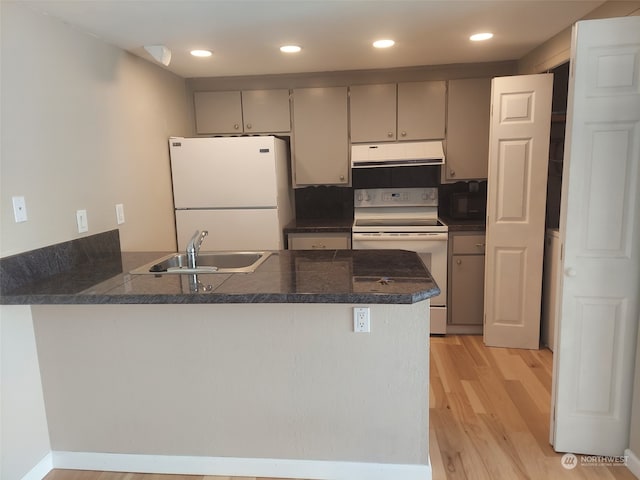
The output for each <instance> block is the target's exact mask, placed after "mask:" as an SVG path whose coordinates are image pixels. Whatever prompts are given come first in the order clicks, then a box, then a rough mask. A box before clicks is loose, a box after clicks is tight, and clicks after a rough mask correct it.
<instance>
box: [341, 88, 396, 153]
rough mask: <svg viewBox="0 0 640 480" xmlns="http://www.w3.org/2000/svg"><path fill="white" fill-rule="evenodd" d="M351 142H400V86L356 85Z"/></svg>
mask: <svg viewBox="0 0 640 480" xmlns="http://www.w3.org/2000/svg"><path fill="white" fill-rule="evenodd" d="M349 107H350V113H351V141H352V142H353V143H358V142H384V141H390V140H395V139H396V84H395V83H389V84H383V85H355V86H352V87H350V88H349Z"/></svg>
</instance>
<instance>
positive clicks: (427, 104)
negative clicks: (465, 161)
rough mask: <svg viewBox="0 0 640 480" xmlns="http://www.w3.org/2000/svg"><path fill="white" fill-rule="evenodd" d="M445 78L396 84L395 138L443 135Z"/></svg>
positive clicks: (421, 137) (417, 138)
mask: <svg viewBox="0 0 640 480" xmlns="http://www.w3.org/2000/svg"><path fill="white" fill-rule="evenodd" d="M446 97H447V85H446V82H410V83H399V84H398V140H427V139H437V138H444V124H445V109H446Z"/></svg>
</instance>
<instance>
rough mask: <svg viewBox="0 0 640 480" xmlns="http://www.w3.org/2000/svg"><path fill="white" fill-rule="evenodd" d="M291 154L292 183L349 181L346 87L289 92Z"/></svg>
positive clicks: (324, 183)
mask: <svg viewBox="0 0 640 480" xmlns="http://www.w3.org/2000/svg"><path fill="white" fill-rule="evenodd" d="M292 154H293V171H294V184H295V186H302V185H347V184H348V183H349V171H350V165H349V138H348V121H347V88H346V87H329V88H300V89H296V90H294V91H293V151H292Z"/></svg>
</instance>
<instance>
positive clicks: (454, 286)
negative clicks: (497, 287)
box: [449, 255, 484, 325]
mask: <svg viewBox="0 0 640 480" xmlns="http://www.w3.org/2000/svg"><path fill="white" fill-rule="evenodd" d="M451 270H452V271H451V273H450V276H451V304H450V305H449V309H450V311H451V324H453V325H482V321H483V313H484V301H483V299H484V255H453V256H452V262H451Z"/></svg>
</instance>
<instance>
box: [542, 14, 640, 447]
mask: <svg viewBox="0 0 640 480" xmlns="http://www.w3.org/2000/svg"><path fill="white" fill-rule="evenodd" d="M571 55H572V58H571V64H572V72H571V77H570V82H569V105H568V112H567V113H568V124H567V138H566V148H565V151H566V153H565V158H564V172H563V186H562V208H561V219H560V236H561V240H562V242H563V250H564V258H563V260H562V268H563V272H564V275H563V279H562V282H561V286H560V292H559V294H560V297H559V298H561V303H560V309H561V310H560V312H559V314H560V315H559V323H558V325H559V331H558V339H557V343H556V351H555V355H554V362H555V365H554V371H555V374H554V396H555V426H554V425H553V423H552V426H551V429H552V442H553V443H554V448H555V449H556V450H557V451H562V452H573V453H587V454H598V455H622V454H623V452H624V449H625V448H626V447H627V442H628V438H629V423H630V410H631V398H632V388H633V368H634V359H635V345H636V339H637V329H638V316H639V302H638V296H639V294H640V192H639V189H640V168H639V164H640V17H627V18H617V19H605V20H590V21H584V22H578V23H577V24H576V26H575V27H574V35H573V45H572V54H571ZM552 422H553V419H552ZM554 436H555V438H553V437H554Z"/></svg>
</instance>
